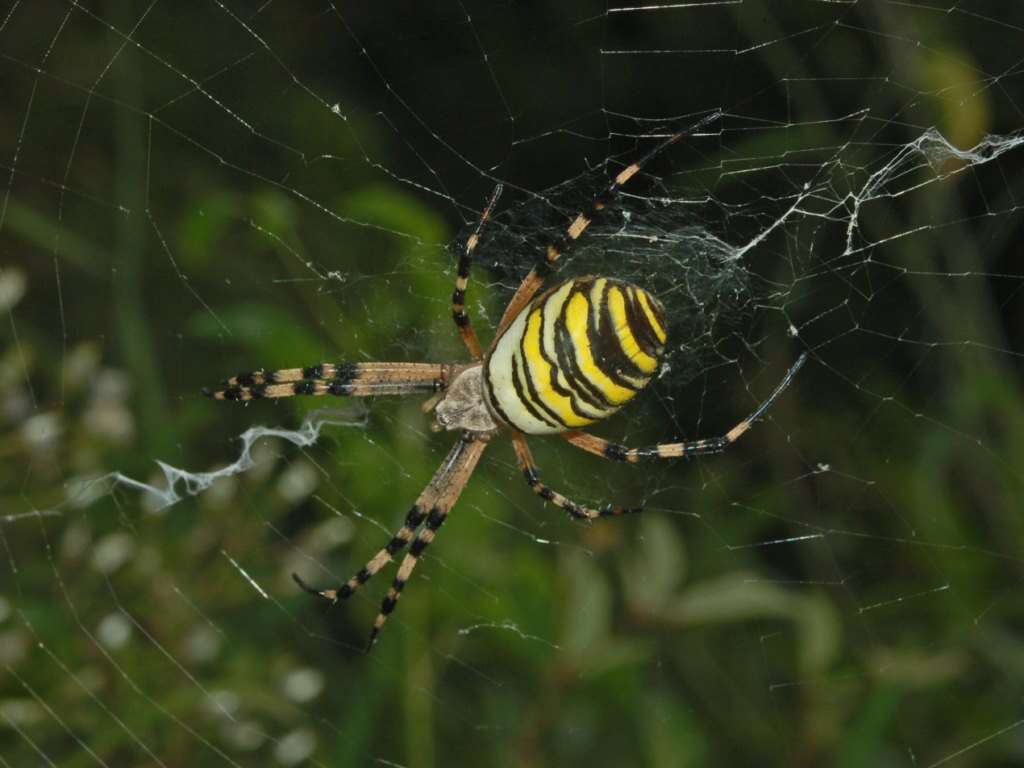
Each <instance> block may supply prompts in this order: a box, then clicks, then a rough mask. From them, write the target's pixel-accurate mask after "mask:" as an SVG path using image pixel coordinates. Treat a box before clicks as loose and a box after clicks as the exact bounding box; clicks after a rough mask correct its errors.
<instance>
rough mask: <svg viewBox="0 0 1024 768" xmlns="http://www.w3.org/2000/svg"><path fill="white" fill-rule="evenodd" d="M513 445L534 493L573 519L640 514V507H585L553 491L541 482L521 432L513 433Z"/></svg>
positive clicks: (520, 465) (524, 475)
mask: <svg viewBox="0 0 1024 768" xmlns="http://www.w3.org/2000/svg"><path fill="white" fill-rule="evenodd" d="M512 444H513V446H514V447H515V449H516V459H517V460H518V462H519V469H520V470H522V472H523V477H525V478H526V483H527V485H529V486H530V488H532V489H533V492H534V493H535V494H537V495H538V496H540V497H541V498H542V499H544V500H545V501H550V502H551V503H552V504H554V505H555V506H556V507H560V508H562V509H564V510H565V511H566V512H568V513H569V514H570V515H572V516H573V517H575V518H577V519H579V520H594V519H596V518H598V517H617V516H619V515H626V514H630V513H633V512H640V511H641V508H640V507H616V506H613V505H611V504H606V505H605V506H603V507H601V509H591V508H590V507H585V506H583V505H582V504H577V503H576V502H575V501H572V500H571V499H568V498H566V497H565V496H563V495H562V494H560V493H558V492H557V491H553V490H552V489H551V488H549V487H548V486H546V485H544V483H542V482H541V481H540V479H539V478H538V475H537V464H536V463H535V462H534V460H533V456H532V455H531V454H530V447H529V446H528V445H527V444H526V437H525V436H524V435H523V434H522V433H521V432H513V433H512Z"/></svg>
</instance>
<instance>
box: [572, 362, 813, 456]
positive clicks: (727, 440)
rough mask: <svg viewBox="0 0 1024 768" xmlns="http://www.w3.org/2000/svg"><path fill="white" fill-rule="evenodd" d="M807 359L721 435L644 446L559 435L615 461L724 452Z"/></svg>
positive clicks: (575, 434) (588, 436)
mask: <svg viewBox="0 0 1024 768" xmlns="http://www.w3.org/2000/svg"><path fill="white" fill-rule="evenodd" d="M805 362H807V353H806V352H803V353H801V355H800V357H798V358H797V360H796V362H795V363H793V365H791V366H790V368H789V370H788V371H786V375H785V376H783V377H782V381H780V382H779V383H778V384H777V385H776V386H775V389H773V390H772V393H771V394H770V395H768V397H767V398H766V399H765V400H764V402H762V403H761V404H760V405H759V406H758V407H757V408H756V409H755V410H754V412H753V413H751V414H750V415H749V416H747V417H746V418H745V419H743V420H742V421H741V422H739V423H738V424H737V425H736V426H735V427H733V428H732V429H730V430H729V431H728V432H726V433H725V434H724V435H721V436H720V437H710V438H704V439H699V440H691V441H688V442H681V443H658V444H657V445H652V446H648V447H645V448H629V447H627V446H625V445H619V444H617V443H612V442H609V441H608V440H605V439H604V438H601V437H597V436H596V435H591V434H589V433H587V432H580V431H575V430H574V431H569V432H562V433H561V435H559V436H560V437H561V438H562V439H563V440H565V441H566V442H568V443H570V444H571V445H574V446H576V447H577V448H581V449H583V450H584V451H587V453H592V454H594V455H595V456H601V457H602V458H605V459H611V460H612V461H626V462H630V463H635V462H638V461H640V460H641V459H681V458H688V457H690V456H701V455H704V454H708V453H721V452H722V451H724V450H725V449H726V448H728V447H729V446H730V445H732V444H733V443H735V442H736V441H737V440H738V439H739V438H740V436H742V435H743V434H745V433H746V432H747V430H749V429H750V428H751V426H753V425H754V423H755V422H756V421H758V420H759V419H761V418H762V417H763V416H764V414H765V412H766V411H767V410H768V409H769V408H770V407H771V406H772V403H774V402H775V401H776V399H778V397H779V395H781V394H782V393H783V392H784V391H785V390H786V388H787V387H788V386H789V385H790V382H792V380H793V377H794V376H795V375H796V372H797V371H799V370H800V368H801V367H803V364H804V363H805Z"/></svg>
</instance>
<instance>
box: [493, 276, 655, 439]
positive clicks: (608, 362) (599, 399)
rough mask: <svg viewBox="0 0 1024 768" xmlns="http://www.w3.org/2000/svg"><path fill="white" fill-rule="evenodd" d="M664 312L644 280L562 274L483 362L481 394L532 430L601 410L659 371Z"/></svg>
mask: <svg viewBox="0 0 1024 768" xmlns="http://www.w3.org/2000/svg"><path fill="white" fill-rule="evenodd" d="M664 345H665V313H664V310H663V309H662V306H661V304H660V302H658V300H657V299H655V298H654V297H653V296H652V295H651V294H649V293H647V292H646V291H644V290H643V289H642V288H640V287H638V286H636V285H633V284H631V283H626V282H623V281H620V280H613V279H609V278H604V277H582V278H576V279H573V280H567V281H566V282H564V283H562V284H561V285H558V286H555V287H554V288H552V289H551V290H550V291H547V292H545V293H544V294H542V295H540V296H538V297H537V298H536V299H534V300H533V301H532V302H530V303H529V304H528V305H527V306H526V307H525V308H524V309H523V311H522V312H520V313H519V315H517V316H516V317H515V319H514V320H513V321H512V322H511V323H510V324H509V326H508V328H507V329H505V332H504V333H502V335H501V336H500V337H499V338H498V339H497V340H496V341H495V343H494V346H493V348H492V350H491V352H490V354H489V355H488V356H487V359H486V361H485V362H484V385H483V386H484V395H485V397H486V399H487V403H488V405H489V406H490V408H491V410H492V411H493V412H494V414H495V415H496V416H497V417H498V418H499V419H500V420H501V421H503V422H505V423H506V424H508V425H509V426H511V427H514V428H515V429H518V430H519V431H521V432H525V433H526V434H531V435H542V434H554V433H557V432H564V431H566V430H570V429H579V428H581V427H585V426H586V425H588V424H593V423H594V422H595V421H599V420H600V419H604V418H607V417H608V416H610V415H611V414H613V413H615V411H617V410H618V409H619V408H621V407H622V406H623V405H625V404H626V403H627V402H628V401H629V400H631V399H632V398H633V397H634V396H635V395H636V393H637V392H639V391H640V390H641V389H643V388H644V387H645V386H646V385H647V383H648V382H649V381H650V380H651V377H652V376H653V375H654V374H655V373H656V372H657V370H658V366H659V363H660V359H661V355H662V352H663V351H664Z"/></svg>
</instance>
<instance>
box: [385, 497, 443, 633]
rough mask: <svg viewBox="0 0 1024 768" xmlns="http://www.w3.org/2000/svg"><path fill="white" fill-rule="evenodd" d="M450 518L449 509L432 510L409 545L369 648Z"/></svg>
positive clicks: (389, 590)
mask: <svg viewBox="0 0 1024 768" xmlns="http://www.w3.org/2000/svg"><path fill="white" fill-rule="evenodd" d="M447 519H448V510H447V509H438V508H436V507H435V508H434V509H432V510H430V515H429V516H428V517H427V522H426V524H425V525H424V526H423V529H422V530H421V531H420V532H419V534H417V536H416V541H414V542H413V543H412V546H411V547H409V551H408V552H407V553H406V555H405V557H404V558H402V564H401V565H399V566H398V573H397V574H395V580H394V581H393V582H391V587H390V588H389V589H388V593H387V594H386V595H384V600H383V601H382V602H381V604H380V613H378V614H377V618H376V619H374V621H373V629H371V630H370V639H369V642H368V643H367V650H369V649H370V648H372V647H373V644H374V643H376V642H377V636H378V635H379V634H380V631H381V629H382V628H383V627H384V622H386V621H387V620H388V616H389V615H391V612H392V611H393V610H395V606H396V605H398V598H400V597H401V596H402V590H403V589H405V585H406V583H407V582H408V581H409V577H410V576H412V572H413V569H414V568H415V567H416V564H417V563H418V562H419V561H420V557H421V556H422V555H423V550H425V549H426V548H427V547H429V546H430V543H431V542H432V541H433V540H434V537H435V536H436V535H437V532H438V530H440V528H441V526H442V525H444V521H445V520H447Z"/></svg>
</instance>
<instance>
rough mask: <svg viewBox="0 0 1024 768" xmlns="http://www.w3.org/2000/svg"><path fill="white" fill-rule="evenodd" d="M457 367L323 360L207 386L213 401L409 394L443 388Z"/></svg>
mask: <svg viewBox="0 0 1024 768" xmlns="http://www.w3.org/2000/svg"><path fill="white" fill-rule="evenodd" d="M455 373H457V366H454V365H449V364H447V363H343V364H341V365H335V364H333V363H320V364H319V365H312V366H309V367H307V368H283V369H281V370H277V371H263V370H259V371H252V372H250V373H240V374H238V375H237V376H232V377H231V378H230V379H227V380H226V381H224V382H223V384H222V386H223V388H222V389H218V390H216V391H211V390H209V389H204V390H203V394H204V395H206V396H207V397H211V398H213V399H214V400H242V401H246V400H257V399H260V398H275V397H293V396H295V395H314V396H318V395H337V396H341V397H367V396H371V395H410V394H415V393H422V392H426V393H433V392H440V391H442V390H444V389H445V388H446V387H447V386H448V383H449V382H451V381H452V380H453V379H454V377H455Z"/></svg>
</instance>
